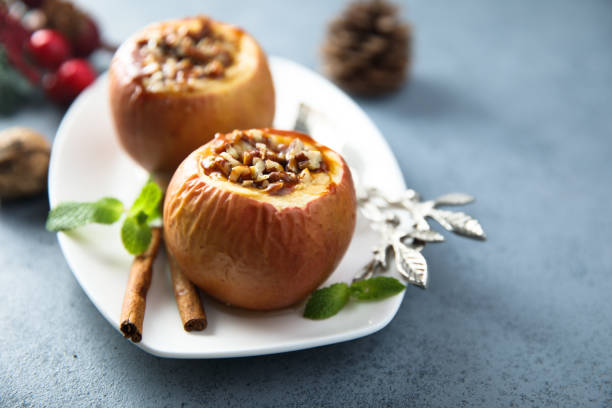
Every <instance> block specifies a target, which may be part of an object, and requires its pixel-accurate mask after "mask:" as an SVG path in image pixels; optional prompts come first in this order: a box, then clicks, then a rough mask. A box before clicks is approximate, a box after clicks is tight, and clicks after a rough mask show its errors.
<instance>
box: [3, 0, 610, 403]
mask: <svg viewBox="0 0 612 408" xmlns="http://www.w3.org/2000/svg"><path fill="white" fill-rule="evenodd" d="M85 6H86V7H87V8H88V9H89V10H91V11H92V12H93V13H94V14H95V15H96V16H97V18H98V19H99V21H100V23H101V25H102V28H103V32H104V33H105V34H106V36H107V37H108V38H109V39H111V40H113V41H117V42H119V41H120V40H121V39H122V38H124V37H125V36H126V35H128V34H129V33H130V32H132V31H134V30H135V29H137V28H138V27H140V26H142V25H144V24H145V23H147V22H150V21H153V20H158V19H163V18H168V17H177V16H182V15H188V14H194V13H200V12H205V13H209V14H211V15H213V16H215V17H217V18H219V19H222V20H228V21H232V22H235V23H237V24H240V25H242V26H244V27H245V28H246V29H247V30H249V31H251V32H252V33H253V34H254V35H255V36H256V37H257V38H258V39H259V40H260V42H261V43H262V44H263V46H264V47H265V49H266V50H267V51H268V52H269V53H270V54H276V55H281V56H285V57H288V58H291V59H293V60H295V61H298V62H300V63H302V64H304V65H306V66H309V67H313V68H317V67H319V58H318V48H319V45H320V43H321V41H322V38H323V33H324V25H325V22H326V21H328V20H329V19H330V18H331V17H332V16H333V15H334V14H335V13H337V12H338V10H340V9H341V8H342V6H343V3H342V2H325V3H324V2H305V1H292V2H282V3H281V2H276V1H260V2H258V3H257V6H254V5H247V3H246V2H245V3H235V4H234V3H230V2H225V1H212V0H211V1H206V2H196V1H192V2H182V3H180V4H179V5H176V6H170V5H169V3H168V2H147V5H146V6H144V3H143V4H138V5H137V4H136V3H135V2H130V3H129V4H128V3H126V2H122V1H118V0H117V1H105V2H91V4H86V5H85ZM144 7H146V8H145V9H143V8H144ZM404 12H405V14H406V16H408V18H409V19H410V20H411V21H412V22H413V23H414V26H415V33H416V55H415V60H416V62H415V66H414V75H413V78H412V81H411V83H410V84H409V85H408V86H406V87H404V88H403V89H402V90H401V91H400V92H398V93H396V94H393V95H392V96H390V97H387V98H382V99H378V100H361V99H359V100H358V103H359V104H360V105H361V106H362V107H363V108H364V109H365V111H366V112H367V113H368V114H369V115H371V117H372V119H373V120H374V121H375V122H376V124H377V125H378V126H379V127H380V129H381V130H382V132H383V134H385V136H386V138H387V140H388V142H389V144H390V145H391V147H392V148H393V150H394V152H395V153H396V155H397V158H398V160H399V162H400V164H401V167H402V170H403V172H404V176H405V179H406V181H407V183H408V185H410V186H412V187H414V188H415V189H416V190H417V191H420V192H421V193H422V194H423V195H424V196H425V197H433V196H435V195H438V194H441V193H445V192H449V191H465V192H469V193H472V194H474V195H475V196H477V197H478V199H479V201H478V203H477V204H476V205H473V206H471V207H470V208H469V212H471V213H472V214H474V215H475V216H477V217H478V218H479V219H480V221H481V222H482V224H483V226H484V227H485V229H486V231H487V233H488V235H489V240H488V241H487V242H486V243H475V242H471V241H467V240H463V239H459V238H454V237H453V238H451V239H449V240H448V242H447V243H445V244H442V245H438V246H434V245H432V246H430V247H428V248H427V249H426V250H425V253H426V256H427V257H428V259H429V262H430V270H431V280H430V289H428V290H427V291H420V290H418V289H414V288H411V289H409V290H408V293H407V294H406V298H405V300H404V302H403V305H402V307H401V309H400V311H399V313H398V314H397V316H396V317H395V319H394V320H393V321H392V322H391V324H389V326H387V327H386V328H385V329H383V330H382V331H380V332H378V333H376V334H374V335H371V336H369V337H366V338H362V339H359V340H356V341H352V342H348V343H342V344H336V345H332V346H327V347H322V348H318V349H311V350H305V351H299V352H293V353H287V354H279V355H271V356H264V357H255V358H241V359H231V360H210V361H183V360H167V359H160V358H157V357H153V356H150V355H148V354H146V353H145V352H143V351H140V350H139V349H137V348H136V347H134V346H133V345H132V344H130V343H129V342H128V341H126V340H124V339H123V338H122V337H121V336H119V335H118V333H117V332H116V330H115V329H114V328H112V327H110V326H109V324H108V323H107V322H106V321H105V320H104V318H103V317H102V316H101V315H100V314H99V313H98V312H97V311H96V309H95V308H94V306H93V305H92V304H91V302H90V301H89V300H88V298H87V297H86V296H85V294H84V293H83V291H82V290H81V289H80V287H79V285H78V283H77V282H76V280H75V279H74V278H73V276H72V274H71V273H70V271H69V269H68V266H67V265H66V262H65V261H64V258H63V257H62V254H61V253H60V250H59V247H58V244H57V241H56V238H55V236H54V234H51V233H48V232H45V230H44V228H43V222H44V219H45V216H46V212H47V209H48V208H47V202H46V199H45V198H44V197H40V198H35V199H30V200H25V201H22V202H18V203H3V205H2V208H0V248H1V249H0V265H1V270H0V300H1V306H0V406H22V405H24V406H128V405H131V406H181V407H183V406H198V405H207V406H300V405H310V406H486V407H491V406H567V407H577V406H595V407H603V406H608V407H610V406H612V354H611V353H612V352H611V350H612V304H611V303H612V302H611V298H612V256H611V253H612V251H611V247H612V217H610V203H611V202H612V181H611V178H612V164H611V162H612V160H611V158H612V110H611V109H612V108H611V107H612V48H611V45H610V44H611V40H612V3H610V2H604V1H584V2H578V1H575V2H568V1H541V2H528V1H520V2H492V1H487V0H482V1H464V2H451V1H447V2H442V1H429V2H418V3H417V2H408V3H407V4H405V7H404ZM0 97H1V96H0ZM61 114H62V113H61V112H60V111H58V110H56V109H54V108H52V107H50V106H46V105H42V106H35V107H32V108H29V109H27V110H25V111H22V112H21V113H20V114H18V115H16V116H13V117H10V118H2V119H0V128H5V127H8V126H11V125H14V124H21V125H28V126H31V127H33V128H36V129H39V130H41V131H42V132H44V133H45V134H46V135H48V136H49V137H50V138H52V137H53V135H54V132H55V130H56V128H57V124H58V123H59V120H60V118H61ZM83 137H87V135H83Z"/></svg>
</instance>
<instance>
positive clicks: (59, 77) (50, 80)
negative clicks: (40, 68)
mask: <svg viewBox="0 0 612 408" xmlns="http://www.w3.org/2000/svg"><path fill="white" fill-rule="evenodd" d="M96 76H97V73H96V71H95V70H94V69H93V67H92V66H91V65H90V64H89V62H87V61H86V60H84V59H78V58H74V59H70V60H68V61H66V62H64V63H63V64H62V65H60V67H59V69H58V70H57V72H56V73H54V74H47V75H45V77H44V78H43V88H44V89H45V92H46V93H47V96H48V97H49V98H51V99H52V100H54V101H55V102H58V103H61V104H67V103H70V102H72V100H74V98H76V97H77V96H78V95H79V94H80V93H81V91H82V90H83V89H85V88H87V86H89V85H90V84H91V83H92V82H93V81H94V80H95V79H96Z"/></svg>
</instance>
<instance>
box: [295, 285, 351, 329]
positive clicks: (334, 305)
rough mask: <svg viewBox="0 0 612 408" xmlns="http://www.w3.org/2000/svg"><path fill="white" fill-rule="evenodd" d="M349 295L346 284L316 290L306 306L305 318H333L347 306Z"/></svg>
mask: <svg viewBox="0 0 612 408" xmlns="http://www.w3.org/2000/svg"><path fill="white" fill-rule="evenodd" d="M349 295H350V290H349V287H348V285H347V284H346V283H344V282H341V283H335V284H333V285H331V286H328V287H326V288H323V289H318V290H315V291H314V292H313V293H312V296H311V297H310V299H309V300H308V303H307V304H306V309H304V317H306V318H308V319H314V320H321V319H327V318H328V317H332V316H333V315H335V314H336V313H338V312H339V311H340V310H341V309H342V308H343V307H344V306H345V305H346V302H348V300H349Z"/></svg>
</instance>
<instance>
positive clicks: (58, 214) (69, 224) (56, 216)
mask: <svg viewBox="0 0 612 408" xmlns="http://www.w3.org/2000/svg"><path fill="white" fill-rule="evenodd" d="M94 213H95V206H94V204H93V203H78V202H75V201H68V202H65V203H61V204H59V205H58V206H57V207H55V208H53V209H52V210H51V211H49V215H48V217H47V223H46V225H45V226H46V228H47V229H48V230H49V231H66V230H71V229H74V228H77V227H81V226H83V225H85V224H87V223H89V222H91V219H92V218H93V214H94Z"/></svg>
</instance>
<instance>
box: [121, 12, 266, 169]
mask: <svg viewBox="0 0 612 408" xmlns="http://www.w3.org/2000/svg"><path fill="white" fill-rule="evenodd" d="M109 76H110V103H111V110H112V114H113V118H114V122H115V128H116V131H117V134H118V136H119V140H120V142H121V144H122V146H123V148H124V149H125V150H126V151H127V152H128V153H129V154H130V156H132V158H133V159H134V160H136V161H137V162H138V163H139V164H140V165H142V166H143V167H144V168H145V169H147V170H149V171H151V172H156V173H164V172H165V173H169V174H172V172H174V170H176V167H177V166H178V165H179V164H180V163H181V161H183V159H184V158H185V157H187V155H188V154H189V153H191V152H192V151H193V150H194V149H196V148H197V147H199V146H201V145H203V144H204V143H206V142H208V141H209V140H210V139H212V137H213V135H214V133H215V132H229V131H231V130H233V129H236V128H251V127H266V126H270V125H271V124H272V120H273V117H274V86H273V84H272V77H271V75H270V70H269V68H268V63H267V60H266V56H265V54H264V53H263V51H262V50H261V48H260V47H259V45H258V44H257V43H256V42H255V40H254V39H253V38H252V37H251V36H250V35H249V34H247V33H245V32H244V31H242V30H241V29H239V28H237V27H234V26H231V25H229V24H224V23H220V22H217V21H214V20H211V19H209V18H208V17H205V16H199V17H193V18H186V19H182V20H172V21H166V22H161V23H157V24H153V25H151V26H149V27H146V28H145V29H143V30H142V31H141V32H139V33H137V34H135V35H134V36H132V37H131V38H129V39H128V40H127V41H126V42H125V43H123V44H122V45H121V47H120V48H119V50H118V51H117V53H116V54H115V56H114V57H113V60H112V62H111V66H110V73H109Z"/></svg>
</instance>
